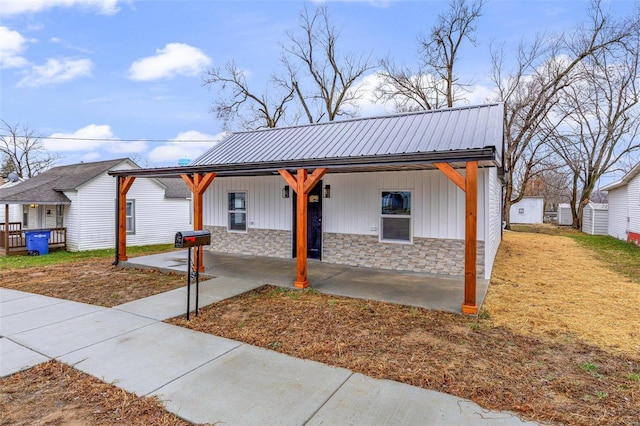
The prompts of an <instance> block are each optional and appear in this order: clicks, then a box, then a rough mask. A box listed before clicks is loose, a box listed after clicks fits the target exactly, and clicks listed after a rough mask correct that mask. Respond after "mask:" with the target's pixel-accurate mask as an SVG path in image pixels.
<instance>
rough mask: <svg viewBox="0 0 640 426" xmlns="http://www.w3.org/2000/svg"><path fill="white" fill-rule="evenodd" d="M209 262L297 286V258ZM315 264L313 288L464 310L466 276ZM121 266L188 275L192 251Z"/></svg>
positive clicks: (226, 257) (481, 282)
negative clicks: (461, 294)
mask: <svg viewBox="0 0 640 426" xmlns="http://www.w3.org/2000/svg"><path fill="white" fill-rule="evenodd" d="M203 260H204V266H205V272H204V274H206V276H207V277H229V278H236V279H245V280H247V281H259V282H261V283H263V284H271V285H275V286H279V287H287V288H294V280H295V278H296V259H278V258H273V257H264V256H248V255H232V254H226V253H219V252H212V251H209V250H205V251H204V258H203ZM309 262H310V263H312V267H311V268H309V272H308V278H309V280H310V281H312V282H313V289H314V290H317V291H319V292H321V293H325V294H332V295H336V296H346V297H352V298H356V299H365V300H377V301H381V302H389V303H396V304H402V305H407V306H415V307H420V308H426V309H434V310H439V311H445V312H454V313H462V308H461V305H460V293H461V292H462V291H463V289H464V285H465V279H464V277H463V276H451V277H449V276H444V275H436V274H427V273H412V272H401V271H389V270H383V269H377V268H365V267H354V266H345V265H337V264H331V263H325V262H319V261H313V260H310V261H309ZM119 265H120V266H121V267H125V268H143V269H144V268H148V269H157V270H162V271H181V272H185V273H186V271H187V251H186V250H183V251H173V252H168V253H162V254H155V255H151V256H142V257H136V258H131V259H128V260H127V261H123V262H120V263H119ZM203 279H206V278H203ZM476 284H477V285H476V288H475V291H476V293H475V298H476V302H477V304H478V307H481V306H482V303H483V301H484V297H485V295H486V293H487V288H488V286H489V280H485V279H481V278H478V279H477V282H476Z"/></svg>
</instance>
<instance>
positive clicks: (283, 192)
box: [282, 185, 289, 198]
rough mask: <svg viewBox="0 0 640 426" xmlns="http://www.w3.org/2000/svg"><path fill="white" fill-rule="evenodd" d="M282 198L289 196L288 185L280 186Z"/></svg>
mask: <svg viewBox="0 0 640 426" xmlns="http://www.w3.org/2000/svg"><path fill="white" fill-rule="evenodd" d="M282 198H289V185H285V186H284V188H282Z"/></svg>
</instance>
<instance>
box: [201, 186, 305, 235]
mask: <svg viewBox="0 0 640 426" xmlns="http://www.w3.org/2000/svg"><path fill="white" fill-rule="evenodd" d="M285 185H286V182H285V181H284V179H283V178H282V177H280V176H279V175H278V176H266V177H265V176H261V177H244V176H243V177H225V178H215V179H214V180H213V182H211V184H210V185H209V188H207V191H206V192H205V194H204V198H203V204H204V206H205V208H204V209H203V210H204V211H203V216H202V220H203V224H204V225H207V226H224V227H226V226H227V224H228V218H227V206H228V203H229V201H228V195H227V194H228V193H229V192H246V194H247V226H248V227H249V228H254V229H275V230H283V231H288V230H291V223H292V205H291V201H292V199H293V189H290V190H289V193H290V197H289V198H282V189H283V188H284V186H285Z"/></svg>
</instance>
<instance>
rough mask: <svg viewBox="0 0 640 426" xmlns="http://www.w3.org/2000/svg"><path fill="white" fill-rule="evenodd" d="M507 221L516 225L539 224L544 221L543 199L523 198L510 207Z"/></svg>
mask: <svg viewBox="0 0 640 426" xmlns="http://www.w3.org/2000/svg"><path fill="white" fill-rule="evenodd" d="M509 220H510V221H511V223H516V224H528V225H529V224H539V223H543V220H544V198H542V197H523V198H522V200H520V201H518V202H517V203H515V204H512V205H511V208H510V209H509Z"/></svg>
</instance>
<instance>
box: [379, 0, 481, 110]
mask: <svg viewBox="0 0 640 426" xmlns="http://www.w3.org/2000/svg"><path fill="white" fill-rule="evenodd" d="M484 3H485V0H474V1H469V0H452V1H451V3H450V4H449V9H448V10H447V11H446V12H445V13H442V14H440V15H439V16H438V22H437V23H436V24H435V25H434V26H433V28H431V31H430V32H429V34H428V35H427V36H421V37H419V38H418V42H419V59H420V61H421V64H420V66H419V67H418V70H417V71H412V70H411V69H409V68H407V67H405V66H402V67H400V66H397V65H395V64H394V63H393V62H392V61H391V60H390V59H383V60H382V61H380V65H381V67H382V71H381V72H380V73H379V75H380V76H381V83H380V84H379V86H378V88H377V96H378V99H379V100H382V101H392V102H394V103H395V106H396V109H398V110H430V109H438V108H443V107H452V106H454V104H455V103H456V101H458V100H459V93H460V92H463V91H465V90H466V88H467V86H468V85H469V84H468V83H462V82H460V79H459V77H458V75H457V73H456V64H457V62H458V60H459V55H460V48H461V46H462V45H463V43H464V42H465V41H467V42H469V43H471V44H472V45H474V46H475V45H476V39H475V31H476V27H475V23H476V21H477V20H478V18H479V17H480V16H481V15H482V7H483V5H484Z"/></svg>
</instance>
